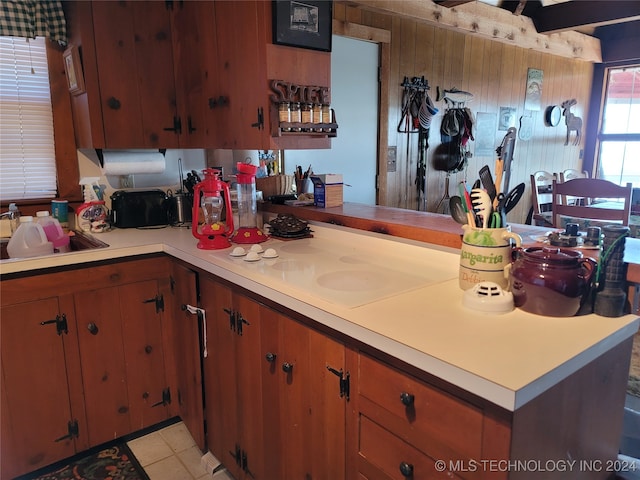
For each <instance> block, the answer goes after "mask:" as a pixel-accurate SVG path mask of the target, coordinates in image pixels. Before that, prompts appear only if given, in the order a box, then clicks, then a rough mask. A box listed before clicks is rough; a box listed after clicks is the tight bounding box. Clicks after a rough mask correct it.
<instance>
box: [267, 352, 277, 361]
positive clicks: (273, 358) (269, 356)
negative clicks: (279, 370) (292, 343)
mask: <svg viewBox="0 0 640 480" xmlns="http://www.w3.org/2000/svg"><path fill="white" fill-rule="evenodd" d="M276 356H277V355H276V354H275V353H271V352H268V353H267V354H266V355H265V356H264V358H266V359H267V362H269V363H273V362H275V361H276Z"/></svg>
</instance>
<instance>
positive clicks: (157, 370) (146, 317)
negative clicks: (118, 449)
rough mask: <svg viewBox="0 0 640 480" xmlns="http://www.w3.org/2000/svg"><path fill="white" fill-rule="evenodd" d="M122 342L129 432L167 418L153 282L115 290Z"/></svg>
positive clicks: (157, 301)
mask: <svg viewBox="0 0 640 480" xmlns="http://www.w3.org/2000/svg"><path fill="white" fill-rule="evenodd" d="M118 295H119V297H120V318H121V319H122V332H123V337H122V342H123V346H124V358H125V364H126V374H127V395H128V397H129V416H130V421H131V427H132V429H133V430H140V429H141V428H145V427H148V426H151V425H154V424H156V423H159V422H161V421H163V420H166V419H167V418H168V416H169V415H168V408H167V407H168V404H169V403H168V402H169V401H172V399H171V397H170V396H167V393H168V394H169V395H170V394H171V392H170V389H168V382H167V378H166V368H165V363H164V349H163V343H162V330H163V325H162V315H161V312H162V310H164V307H163V306H162V303H163V302H164V298H163V297H161V293H160V292H159V291H158V282H157V280H149V281H146V282H137V283H132V284H129V285H124V286H122V287H119V288H118Z"/></svg>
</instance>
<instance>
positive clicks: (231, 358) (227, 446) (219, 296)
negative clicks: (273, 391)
mask: <svg viewBox="0 0 640 480" xmlns="http://www.w3.org/2000/svg"><path fill="white" fill-rule="evenodd" d="M200 298H201V307H202V308H203V309H204V310H205V311H206V314H207V344H208V345H207V350H208V356H207V357H206V358H204V360H203V366H204V380H203V381H204V386H205V414H206V419H207V445H208V446H209V450H211V453H213V454H214V455H215V456H216V457H217V458H218V459H219V460H220V461H221V462H222V463H223V464H224V465H225V466H226V467H227V468H228V469H229V471H230V472H231V474H232V475H233V476H234V477H235V478H238V474H239V472H240V470H239V468H238V466H237V464H236V459H235V451H236V446H237V447H238V448H239V445H240V438H239V424H238V418H239V414H238V404H237V401H236V399H237V391H238V385H237V378H236V348H237V343H236V331H235V328H232V327H234V325H233V324H232V323H230V322H231V321H230V312H231V309H232V308H233V303H232V294H231V290H230V289H229V288H226V287H222V286H221V285H220V284H219V283H218V282H216V281H214V280H213V279H212V278H211V277H208V276H205V275H203V276H202V277H201V278H200Z"/></svg>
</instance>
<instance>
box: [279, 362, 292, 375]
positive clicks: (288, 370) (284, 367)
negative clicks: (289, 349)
mask: <svg viewBox="0 0 640 480" xmlns="http://www.w3.org/2000/svg"><path fill="white" fill-rule="evenodd" d="M292 370H293V364H291V363H289V362H284V363H283V364H282V371H283V372H285V373H291V371H292Z"/></svg>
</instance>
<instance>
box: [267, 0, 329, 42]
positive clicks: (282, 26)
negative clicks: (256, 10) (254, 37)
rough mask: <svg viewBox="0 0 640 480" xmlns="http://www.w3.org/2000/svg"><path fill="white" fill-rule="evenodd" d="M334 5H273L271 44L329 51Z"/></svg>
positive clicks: (276, 1)
mask: <svg viewBox="0 0 640 480" xmlns="http://www.w3.org/2000/svg"><path fill="white" fill-rule="evenodd" d="M332 5H333V2H327V1H322V0H320V1H311V0H309V1H305V2H304V3H302V2H293V1H285V0H274V2H273V43H276V44H279V45H288V46H291V47H302V48H309V49H312V50H321V51H323V52H330V51H331V22H332Z"/></svg>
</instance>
